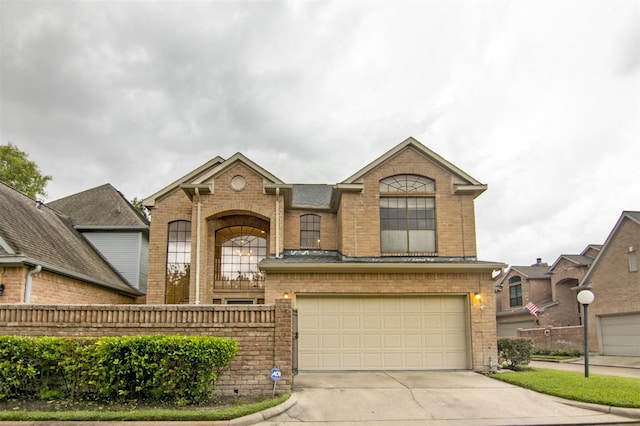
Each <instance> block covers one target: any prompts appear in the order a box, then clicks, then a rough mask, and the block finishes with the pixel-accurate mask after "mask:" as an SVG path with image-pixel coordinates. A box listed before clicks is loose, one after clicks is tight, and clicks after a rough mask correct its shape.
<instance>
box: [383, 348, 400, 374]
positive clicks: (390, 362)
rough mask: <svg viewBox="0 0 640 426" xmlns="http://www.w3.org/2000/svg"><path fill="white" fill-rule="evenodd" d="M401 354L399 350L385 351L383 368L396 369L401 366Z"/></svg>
mask: <svg viewBox="0 0 640 426" xmlns="http://www.w3.org/2000/svg"><path fill="white" fill-rule="evenodd" d="M403 358H404V357H403V356H402V353H400V352H392V353H385V354H384V356H383V360H384V364H383V365H384V368H387V369H390V370H391V369H398V368H402V366H403V365H404V364H403V361H404V360H403Z"/></svg>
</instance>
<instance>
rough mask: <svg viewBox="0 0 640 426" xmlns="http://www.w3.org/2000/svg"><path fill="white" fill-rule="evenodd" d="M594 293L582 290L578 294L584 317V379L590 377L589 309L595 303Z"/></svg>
mask: <svg viewBox="0 0 640 426" xmlns="http://www.w3.org/2000/svg"><path fill="white" fill-rule="evenodd" d="M593 297H594V296H593V293H592V292H590V291H589V290H582V291H581V292H580V293H578V302H579V303H581V304H582V315H583V317H584V377H589V316H588V315H587V308H588V307H589V304H590V303H591V302H593Z"/></svg>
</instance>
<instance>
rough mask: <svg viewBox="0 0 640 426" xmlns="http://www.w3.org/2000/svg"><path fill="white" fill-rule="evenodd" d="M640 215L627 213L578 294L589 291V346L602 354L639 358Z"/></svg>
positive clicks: (581, 283)
mask: <svg viewBox="0 0 640 426" xmlns="http://www.w3.org/2000/svg"><path fill="white" fill-rule="evenodd" d="M638 249H640V212H637V211H624V212H622V214H621V216H620V218H619V219H618V222H617V223H616V224H615V226H614V227H613V230H612V231H611V233H610V234H609V236H608V237H607V239H606V241H605V243H604V245H603V246H602V249H601V250H600V253H599V254H598V256H597V257H596V258H595V260H594V262H593V264H592V265H591V268H590V269H589V271H588V272H587V274H586V275H585V277H584V278H583V279H582V280H581V282H580V287H578V289H577V290H578V291H581V290H584V289H589V290H591V291H592V292H593V294H594V296H595V298H594V300H593V302H592V303H591V304H590V305H589V309H588V314H589V345H590V346H589V347H590V350H592V351H595V350H596V349H597V350H598V352H599V353H600V354H602V355H627V356H640V273H638Z"/></svg>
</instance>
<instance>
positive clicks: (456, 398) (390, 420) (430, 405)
mask: <svg viewBox="0 0 640 426" xmlns="http://www.w3.org/2000/svg"><path fill="white" fill-rule="evenodd" d="M593 408H594V407H589V406H582V407H576V406H572V405H568V404H566V403H565V401H562V400H560V399H558V398H555V397H551V396H547V395H543V394H539V393H536V392H533V391H529V390H527V389H523V388H520V387H517V386H513V385H510V384H507V383H503V382H500V381H497V380H494V379H491V378H489V377H486V376H484V375H481V374H478V373H473V372H470V371H447V372H370V373H301V374H300V375H298V376H296V378H295V386H294V393H293V395H292V397H291V399H290V401H289V407H287V409H286V410H285V411H283V412H282V413H280V414H278V415H275V416H273V417H271V418H266V416H265V417H263V419H265V420H264V421H263V422H261V423H258V424H261V425H285V426H288V425H295V424H305V425H327V424H334V425H358V424H367V425H424V424H428V425H447V426H449V425H525V424H526V425H549V424H553V425H559V424H591V425H593V424H613V423H632V422H634V420H633V419H631V418H629V417H626V416H622V415H616V414H613V413H611V412H607V410H594V409H593ZM624 414H627V413H624ZM237 420H238V421H241V419H237ZM244 420H247V421H248V420H249V419H244ZM253 420H255V418H254V419H253ZM635 421H638V420H637V419H636V420H635ZM231 423H232V424H234V423H235V422H231ZM236 424H242V423H236ZM244 424H253V423H244Z"/></svg>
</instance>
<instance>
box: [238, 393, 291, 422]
mask: <svg viewBox="0 0 640 426" xmlns="http://www.w3.org/2000/svg"><path fill="white" fill-rule="evenodd" d="M297 402H298V399H297V398H296V396H295V394H293V393H292V394H291V396H290V397H289V399H287V400H286V401H285V402H283V403H282V404H280V405H276V406H275V407H271V408H267V409H266V410H263V411H260V412H258V413H253V414H249V415H248V416H244V417H238V418H237V419H232V420H229V423H228V424H229V425H230V426H231V425H233V426H247V425H254V424H257V423H260V422H263V421H265V420H269V419H270V418H272V417H275V416H277V415H278V414H282V413H284V412H285V411H287V410H288V409H289V408H291V407H293V406H294V405H296V403H297Z"/></svg>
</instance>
